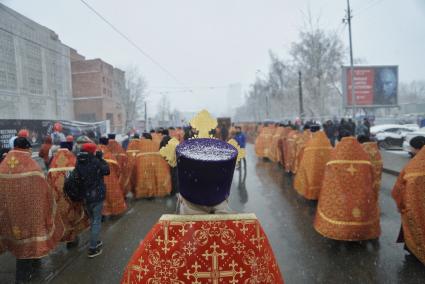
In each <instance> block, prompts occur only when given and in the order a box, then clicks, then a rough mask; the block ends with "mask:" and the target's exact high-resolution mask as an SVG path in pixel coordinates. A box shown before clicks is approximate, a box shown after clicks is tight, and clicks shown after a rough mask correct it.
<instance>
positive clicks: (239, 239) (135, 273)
mask: <svg viewBox="0 0 425 284" xmlns="http://www.w3.org/2000/svg"><path fill="white" fill-rule="evenodd" d="M121 283H178V284H183V283H216V284H218V283H270V284H271V283H274V284H277V283H283V278H282V276H281V274H280V271H279V267H278V265H277V262H276V260H275V257H274V255H273V251H272V249H271V247H270V244H269V242H268V240H267V236H266V235H265V234H264V231H263V229H262V228H261V225H260V223H259V222H258V220H257V218H256V217H255V215H254V214H229V215H163V216H162V217H161V219H160V220H159V222H158V223H157V224H156V225H155V226H154V227H153V228H152V229H151V231H150V232H149V233H148V235H147V236H146V237H145V239H144V240H143V241H142V242H141V243H140V245H139V247H138V248H137V250H136V252H135V253H134V254H133V256H132V258H131V260H130V262H129V263H128V265H127V267H126V270H125V272H124V275H123V278H122V281H121Z"/></svg>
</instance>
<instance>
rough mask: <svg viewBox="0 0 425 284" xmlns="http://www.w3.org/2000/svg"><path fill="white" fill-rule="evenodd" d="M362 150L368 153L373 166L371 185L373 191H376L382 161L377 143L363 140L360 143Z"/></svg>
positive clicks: (379, 183) (379, 180)
mask: <svg viewBox="0 0 425 284" xmlns="http://www.w3.org/2000/svg"><path fill="white" fill-rule="evenodd" d="M362 147H363V150H365V152H366V153H367V154H368V155H369V158H370V162H371V163H372V166H373V187H374V188H375V191H376V192H378V191H379V190H380V188H381V178H382V169H383V165H384V163H383V161H382V157H381V152H379V147H378V143H376V142H365V143H362Z"/></svg>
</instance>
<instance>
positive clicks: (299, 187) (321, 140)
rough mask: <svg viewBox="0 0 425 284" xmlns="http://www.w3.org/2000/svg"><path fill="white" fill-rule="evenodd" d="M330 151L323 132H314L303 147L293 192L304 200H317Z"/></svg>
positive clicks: (329, 145) (330, 148)
mask: <svg viewBox="0 0 425 284" xmlns="http://www.w3.org/2000/svg"><path fill="white" fill-rule="evenodd" d="M331 151H332V145H331V143H330V142H329V139H328V137H326V134H325V132H323V131H319V132H315V133H314V134H313V138H312V139H311V140H310V141H308V142H307V144H306V145H305V148H304V150H303V153H302V157H301V162H300V166H299V168H298V171H297V175H296V176H295V179H294V188H295V190H296V191H297V192H298V193H299V194H301V195H302V196H304V197H305V198H307V199H310V200H317V199H318V198H319V193H320V189H321V188H322V183H323V179H324V176H325V168H326V163H327V162H328V161H329V159H330V155H331Z"/></svg>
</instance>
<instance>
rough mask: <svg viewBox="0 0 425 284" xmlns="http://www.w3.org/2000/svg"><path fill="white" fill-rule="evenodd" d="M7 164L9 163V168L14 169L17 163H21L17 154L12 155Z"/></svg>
mask: <svg viewBox="0 0 425 284" xmlns="http://www.w3.org/2000/svg"><path fill="white" fill-rule="evenodd" d="M7 164H8V165H9V168H11V169H14V168H15V167H16V166H17V165H19V161H18V159H16V158H15V156H12V158H10V160H9V161H8V162H7Z"/></svg>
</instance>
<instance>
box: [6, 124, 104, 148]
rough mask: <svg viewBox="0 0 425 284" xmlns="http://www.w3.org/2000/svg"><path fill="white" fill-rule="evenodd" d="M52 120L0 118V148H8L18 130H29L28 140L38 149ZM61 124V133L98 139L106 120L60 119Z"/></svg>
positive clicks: (51, 127)
mask: <svg viewBox="0 0 425 284" xmlns="http://www.w3.org/2000/svg"><path fill="white" fill-rule="evenodd" d="M55 122H57V121H54V120H25V119H24V120H22V119H0V148H2V149H9V148H10V147H9V140H10V139H11V138H12V137H14V136H15V135H16V134H17V133H18V131H19V130H21V129H27V130H28V131H29V135H30V137H29V140H30V142H31V144H32V146H33V148H34V149H38V148H39V147H40V146H41V144H42V143H43V139H44V138H45V137H46V136H47V135H50V134H51V133H52V132H53V125H54V124H55ZM60 123H61V124H62V126H63V133H64V134H65V136H66V135H73V136H74V137H78V136H81V135H86V136H89V137H94V139H98V138H99V137H100V136H101V135H104V134H106V133H107V131H108V129H107V121H101V122H95V123H84V122H78V121H60Z"/></svg>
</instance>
